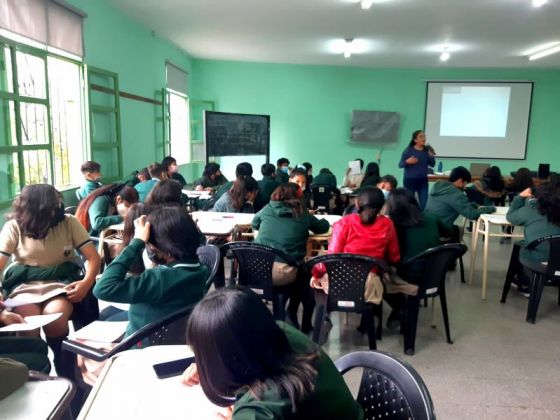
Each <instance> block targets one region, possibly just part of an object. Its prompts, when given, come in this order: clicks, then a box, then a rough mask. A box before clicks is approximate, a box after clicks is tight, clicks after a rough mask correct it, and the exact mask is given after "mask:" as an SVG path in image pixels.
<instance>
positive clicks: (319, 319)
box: [311, 304, 325, 344]
mask: <svg viewBox="0 0 560 420" xmlns="http://www.w3.org/2000/svg"><path fill="white" fill-rule="evenodd" d="M324 318H325V305H320V304H319V305H317V306H316V307H315V320H314V323H313V334H312V336H311V339H312V340H313V342H314V343H316V344H318V343H319V338H320V337H321V327H322V325H323V319H324Z"/></svg>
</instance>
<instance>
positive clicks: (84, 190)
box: [76, 179, 103, 201]
mask: <svg viewBox="0 0 560 420" xmlns="http://www.w3.org/2000/svg"><path fill="white" fill-rule="evenodd" d="M102 185H103V184H101V182H97V181H91V180H89V179H86V182H85V183H84V185H82V186H81V187H80V188H79V189H78V190H76V195H77V196H78V199H79V200H80V201H81V200H83V199H84V198H86V197H87V196H88V195H89V193H90V192H92V191H93V190H96V189H97V188H99V187H101V186H102Z"/></svg>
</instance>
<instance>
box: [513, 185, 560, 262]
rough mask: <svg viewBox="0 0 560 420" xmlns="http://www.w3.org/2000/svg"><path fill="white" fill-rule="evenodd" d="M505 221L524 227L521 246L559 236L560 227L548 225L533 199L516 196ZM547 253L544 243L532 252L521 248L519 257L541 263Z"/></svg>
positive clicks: (547, 247)
mask: <svg viewBox="0 0 560 420" xmlns="http://www.w3.org/2000/svg"><path fill="white" fill-rule="evenodd" d="M506 219H507V220H508V222H510V223H512V224H514V225H519V226H523V227H524V229H523V236H524V241H523V243H522V245H527V244H529V243H530V242H532V241H534V240H536V239H539V238H542V237H544V236H547V235H555V234H560V226H558V225H555V224H553V223H550V222H549V221H548V219H547V218H546V216H544V215H542V214H540V213H539V211H538V208H537V201H536V200H535V199H529V200H527V199H525V198H523V197H520V196H516V197H515V198H514V199H513V201H512V202H511V206H510V208H509V209H508V212H507V215H506ZM549 251H550V248H549V246H548V244H546V243H543V244H540V245H539V246H538V247H536V248H535V249H533V250H528V249H526V248H524V247H522V248H521V251H520V253H519V257H520V259H527V260H529V261H531V262H542V261H547V260H548V253H549Z"/></svg>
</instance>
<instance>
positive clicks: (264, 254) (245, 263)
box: [221, 241, 298, 321]
mask: <svg viewBox="0 0 560 420" xmlns="http://www.w3.org/2000/svg"><path fill="white" fill-rule="evenodd" d="M221 251H222V255H224V256H226V255H227V253H228V252H230V253H231V254H232V255H233V257H234V258H235V259H236V260H237V262H238V264H239V272H238V275H237V281H238V283H239V284H240V285H243V286H247V287H249V288H251V289H252V290H253V291H254V292H255V293H256V294H257V295H258V296H260V298H261V299H263V300H267V301H272V312H273V314H274V317H275V319H277V320H281V321H283V320H284V318H285V305H286V300H287V296H288V294H289V292H290V290H291V287H290V286H274V284H273V282H272V265H273V264H274V261H275V260H277V259H280V260H282V261H284V262H286V263H287V264H289V265H291V266H294V267H297V265H298V262H297V261H296V259H295V258H294V257H292V256H291V255H288V254H286V253H285V252H283V251H280V250H278V249H275V248H272V247H270V246H266V245H261V244H256V243H254V242H244V241H240V242H229V243H227V244H225V245H224V246H222V248H221ZM231 282H232V284H233V283H234V279H231Z"/></svg>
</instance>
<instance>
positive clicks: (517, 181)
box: [506, 168, 535, 202]
mask: <svg viewBox="0 0 560 420" xmlns="http://www.w3.org/2000/svg"><path fill="white" fill-rule="evenodd" d="M534 187H535V183H534V182H533V175H532V174H531V171H530V170H529V169H528V168H519V169H518V170H517V171H516V172H515V175H514V176H513V179H512V180H511V182H510V183H509V185H506V192H507V195H508V197H509V201H510V202H511V201H513V198H514V197H515V196H516V195H517V194H519V193H521V192H522V191H525V190H526V189H527V188H534Z"/></svg>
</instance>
